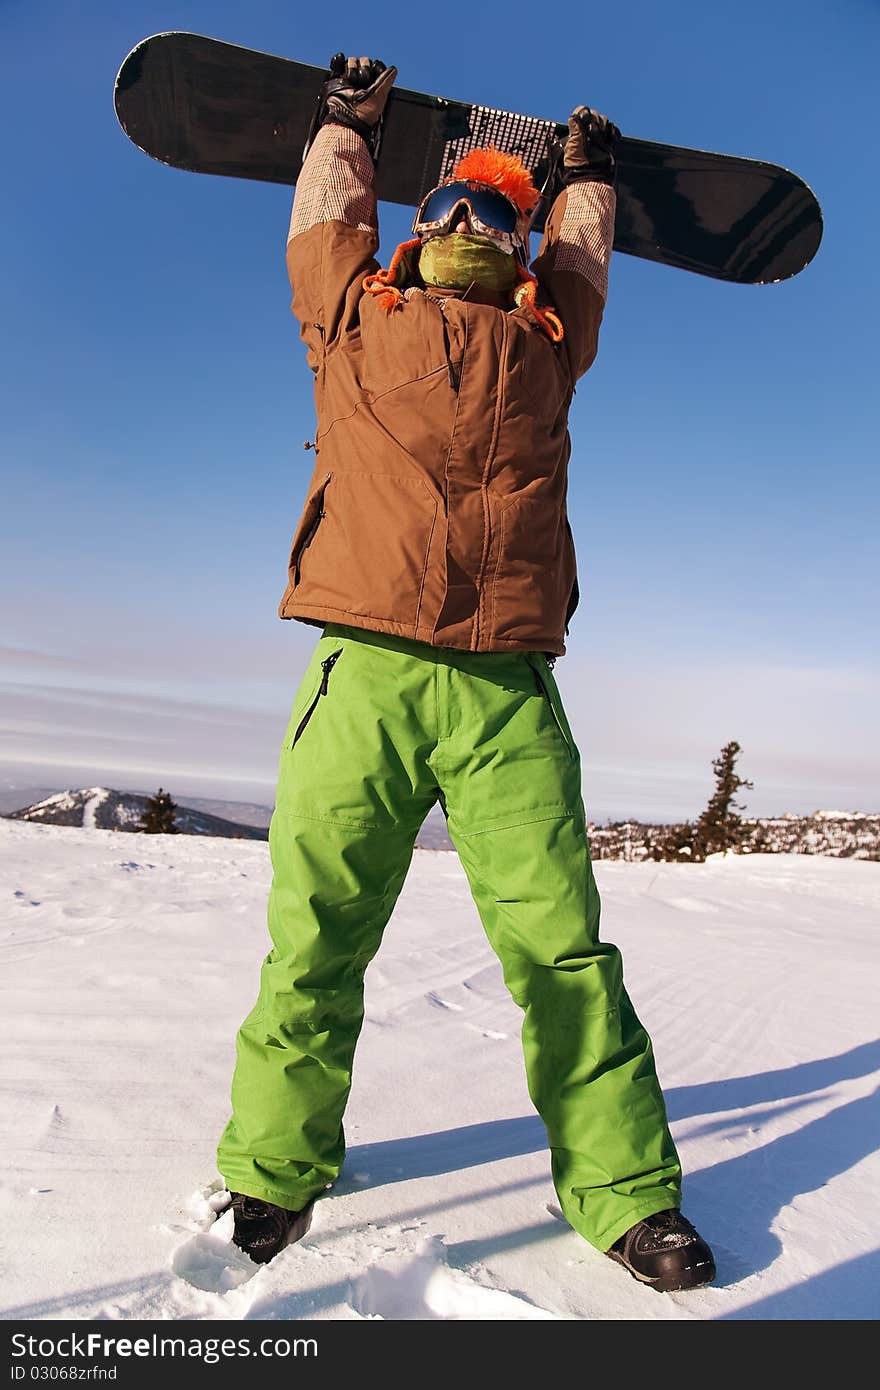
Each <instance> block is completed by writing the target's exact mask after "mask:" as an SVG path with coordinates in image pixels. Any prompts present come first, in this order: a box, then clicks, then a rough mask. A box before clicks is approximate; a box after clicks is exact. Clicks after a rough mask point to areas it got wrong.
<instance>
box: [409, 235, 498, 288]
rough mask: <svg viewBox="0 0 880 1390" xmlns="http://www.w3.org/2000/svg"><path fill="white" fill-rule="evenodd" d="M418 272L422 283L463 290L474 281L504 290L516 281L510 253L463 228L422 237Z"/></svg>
mask: <svg viewBox="0 0 880 1390" xmlns="http://www.w3.org/2000/svg"><path fill="white" fill-rule="evenodd" d="M419 274H420V275H421V277H422V279H423V280H424V282H425V284H426V285H439V286H442V287H443V288H444V289H449V290H466V289H467V288H468V286H469V285H473V284H475V283H476V284H478V285H481V286H483V288H484V289H487V290H501V291H502V292H504V291H506V290H512V289H513V287H514V285H516V284H517V283H518V281H519V275H518V274H517V269H516V261H515V259H514V257H513V256H509V255H508V254H507V253H506V252H505V251H502V250H500V249H499V247H497V246H493V245H492V244H491V243H490V242H488V241H484V240H483V238H482V237H478V236H468V235H467V234H466V233H465V232H449V233H448V234H447V235H446V236H435V237H431V239H430V241H426V242H425V244H424V246H423V247H422V249H421V251H420V253H419Z"/></svg>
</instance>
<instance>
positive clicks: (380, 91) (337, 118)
mask: <svg viewBox="0 0 880 1390" xmlns="http://www.w3.org/2000/svg"><path fill="white" fill-rule="evenodd" d="M396 76H397V68H387V67H386V66H385V64H384V63H383V62H382V60H381V59H380V58H346V56H345V54H344V53H337V54H335V55H334V56H333V57H332V58H331V59H330V77H329V78H328V80H327V81H326V82H325V83H324V85H323V87H322V88H321V114H320V118H319V124H320V125H344V126H348V127H349V128H350V129H352V130H356V131H357V132H358V134H359V135H362V136H363V138H364V139H365V140H366V142H367V144H368V145H369V147H370V150H371V152H372V154H373V157H374V158H375V156H376V153H377V148H378V137H379V129H380V122H381V120H382V114H383V112H384V110H385V103H386V102H387V100H388V93H389V92H390V91H391V88H392V87H393V86H394V79H395V78H396Z"/></svg>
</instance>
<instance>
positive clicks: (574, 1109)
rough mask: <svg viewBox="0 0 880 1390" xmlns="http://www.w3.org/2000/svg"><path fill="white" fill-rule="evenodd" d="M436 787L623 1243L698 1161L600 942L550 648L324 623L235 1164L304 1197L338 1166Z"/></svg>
mask: <svg viewBox="0 0 880 1390" xmlns="http://www.w3.org/2000/svg"><path fill="white" fill-rule="evenodd" d="M438 800H439V801H440V803H441V805H442V807H443V809H444V811H445V813H446V816H447V824H448V829H449V835H450V838H451V839H452V842H453V844H454V845H455V848H456V850H457V851H458V854H459V857H460V860H461V863H462V865H463V867H464V871H465V873H466V875H467V878H468V882H469V885H470V889H471V893H472V895H473V898H474V901H475V904H476V907H477V910H478V912H479V915H480V918H481V920H482V923H483V926H484V928H485V931H486V933H487V936H488V938H489V941H490V943H491V945H492V947H493V949H494V950H495V952H496V954H497V955H498V957H499V958H500V961H501V966H502V970H503V973H504V979H505V982H506V984H507V987H508V988H509V990H510V993H511V995H512V996H513V998H514V1000H515V1001H516V1003H517V1004H518V1005H519V1006H520V1008H521V1009H522V1010H523V1011H524V1019H523V1029H522V1042H523V1050H524V1053H525V1065H526V1074H527V1079H528V1085H529V1094H530V1095H531V1098H532V1101H533V1102H534V1105H535V1108H536V1109H537V1111H538V1113H539V1115H540V1116H541V1118H542V1120H543V1122H544V1125H545V1127H546V1130H547V1135H548V1140H549V1147H550V1155H551V1165H552V1175H553V1181H554V1184H555V1187H556V1191H557V1193H558V1196H559V1201H560V1204H561V1207H562V1210H563V1212H564V1214H565V1217H566V1219H567V1220H568V1221H569V1223H570V1224H571V1225H572V1226H573V1227H574V1229H575V1230H576V1231H578V1232H579V1233H580V1234H581V1235H582V1236H584V1237H585V1238H586V1240H588V1241H589V1242H590V1243H591V1244H592V1245H594V1246H596V1247H597V1248H598V1249H600V1250H606V1249H608V1247H609V1246H610V1245H612V1244H613V1243H614V1241H615V1240H617V1238H618V1237H619V1236H621V1235H622V1234H623V1233H624V1231H627V1230H628V1229H629V1228H630V1226H632V1225H634V1224H635V1222H636V1221H639V1220H641V1218H642V1217H644V1216H648V1215H650V1214H651V1213H652V1212H657V1211H662V1210H665V1209H666V1208H668V1207H677V1206H678V1205H679V1202H680V1183H681V1169H680V1166H679V1162H678V1156H677V1154H676V1150H675V1146H674V1144H673V1141H672V1137H671V1135H670V1133H669V1128H668V1125H667V1119H666V1109H665V1105H664V1102H663V1095H662V1092H661V1090H660V1086H659V1083H658V1081H657V1076H656V1072H655V1070H654V1059H653V1053H652V1048H651V1042H650V1039H649V1037H648V1035H647V1033H646V1032H645V1030H644V1028H643V1027H642V1025H641V1024H640V1022H639V1020H638V1018H637V1017H636V1015H635V1012H634V1010H633V1007H632V1004H631V1003H630V1001H629V998H628V996H627V994H626V991H625V989H624V984H623V971H622V963H621V957H620V953H619V951H618V950H617V948H616V947H615V946H612V945H610V944H609V943H607V942H602V941H600V940H599V896H598V893H597V890H596V884H595V881H594V878H593V872H592V868H591V864H590V854H589V846H588V842H587V833H586V824H585V814H584V805H583V800H582V797H581V773H580V759H579V756H578V751H577V748H576V746H575V743H574V739H573V738H572V734H571V730H570V728H569V725H568V720H567V719H566V716H565V712H564V709H563V706H562V702H561V699H560V695H559V690H558V688H557V685H556V682H555V680H554V677H553V673H552V671H551V668H550V665H549V663H548V662H547V660H546V658H545V657H544V656H543V654H541V653H538V652H522V651H517V652H511V653H507V652H465V651H459V650H456V649H452V648H448V647H440V648H438V647H431V646H430V645H428V644H427V643H423V642H416V641H411V640H409V639H407V638H402V637H396V636H391V635H389V634H385V633H380V632H372V631H368V630H366V629H362V628H356V627H348V626H342V625H340V624H327V625H326V626H325V627H324V631H323V635H322V636H321V637H320V639H319V640H318V643H317V645H316V647H315V650H314V652H313V654H312V658H311V661H310V663H309V666H308V669H307V671H306V673H305V676H304V677H303V680H302V682H301V684H300V687H299V690H298V693H297V696H296V700H295V702H294V707H293V713H292V716H291V720H290V724H289V726H288V730H287V734H286V736H285V739H284V746H283V749H282V753H281V768H280V775H279V782H278V795H277V802H276V808H275V813H274V815H273V818H272V823H271V827H270V832H269V841H270V849H271V855H272V866H273V870H274V877H273V881H272V890H271V893H270V897H269V931H270V935H271V937H272V941H273V943H274V945H273V949H272V950H271V951H270V953H269V955H268V956H267V957H266V959H265V961H264V962H263V966H262V971H261V976H260V993H259V998H258V1000H257V1003H256V1005H255V1006H254V1008H253V1010H252V1011H251V1013H250V1014H249V1015H248V1017H247V1018H246V1019H245V1021H244V1023H243V1024H242V1026H241V1029H240V1030H239V1034H238V1039H237V1063H236V1068H235V1075H234V1078H233V1083H232V1109H233V1114H232V1118H231V1119H230V1121H229V1124H228V1125H227V1127H226V1130H225V1132H224V1134H223V1136H222V1139H221V1141H220V1146H219V1151H218V1165H219V1169H220V1172H221V1174H222V1175H223V1177H224V1178H225V1180H226V1183H227V1185H228V1186H229V1188H230V1189H231V1190H233V1191H237V1192H244V1193H247V1194H248V1195H250V1196H252V1197H261V1198H263V1199H264V1200H266V1201H270V1202H275V1203H277V1204H278V1205H279V1206H283V1207H287V1208H289V1209H291V1210H297V1209H299V1208H301V1207H302V1206H304V1205H305V1204H306V1202H308V1201H309V1200H310V1199H311V1198H312V1197H315V1196H316V1195H317V1194H319V1193H320V1192H322V1191H323V1190H324V1188H325V1187H326V1186H327V1185H328V1184H329V1183H332V1182H333V1181H334V1179H335V1178H336V1177H337V1176H338V1174H339V1171H340V1169H341V1166H342V1160H343V1156H344V1153H345V1138H344V1132H343V1124H342V1118H343V1112H344V1110H345V1105H346V1101H347V1099H348V1095H349V1090H350V1087H351V1072H352V1062H353V1058H354V1051H355V1046H356V1043H357V1039H358V1035H359V1033H360V1029H361V1025H362V1023H363V979H364V972H365V970H366V967H367V965H368V964H369V962H370V960H371V959H372V958H373V956H374V955H375V953H376V951H377V950H378V947H379V944H380V941H381V938H382V932H383V929H384V927H385V925H386V923H387V922H388V919H389V918H390V916H391V913H392V910H393V908H394V904H395V902H396V900H397V897H398V895H399V893H400V891H401V888H402V887H403V883H404V880H405V878H406V874H407V870H408V868H409V865H410V861H411V859H412V853H413V846H414V842H415V838H416V835H417V833H418V830H419V827H420V826H421V824H422V821H423V820H424V818H425V816H426V815H427V813H428V811H429V810H430V808H431V806H432V805H433V804H434V802H436V801H438ZM488 1103H489V1098H488V1097H487V1104H488Z"/></svg>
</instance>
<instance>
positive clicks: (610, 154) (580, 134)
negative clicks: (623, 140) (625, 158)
mask: <svg viewBox="0 0 880 1390" xmlns="http://www.w3.org/2000/svg"><path fill="white" fill-rule="evenodd" d="M619 139H620V131H619V130H618V129H617V126H616V125H614V123H613V122H612V121H609V119H608V117H607V116H602V115H600V113H599V112H598V111H594V110H593V109H592V108H591V107H589V106H578V107H576V108H575V110H574V111H572V113H571V115H570V116H569V118H568V139H567V140H566V142H565V148H564V152H563V157H562V181H563V183H565V184H569V183H574V182H575V181H576V180H577V179H589V180H591V181H592V182H593V183H610V184H613V183H614V177H615V160H614V147H615V145H616V144H617V141H618V140H619Z"/></svg>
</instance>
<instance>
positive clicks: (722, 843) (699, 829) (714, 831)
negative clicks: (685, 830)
mask: <svg viewBox="0 0 880 1390" xmlns="http://www.w3.org/2000/svg"><path fill="white" fill-rule="evenodd" d="M741 752H742V749H741V748H740V746H739V744H738V743H737V742H736V741H733V742H731V743H727V744H725V745H724V747H723V748H722V750H721V752H720V754H719V755H718V757H717V758H715V759H714V761H713V763H712V770H713V771H714V773H715V791H714V792H713V794H712V796H711V797H710V798H709V803H708V805H707V807H706V809H705V811H704V812H703V814H702V815H701V816H700V818H699V820H698V821H697V824H696V826H695V827H694V840H693V858H694V860H695V861H702V860H703V859H705V858H706V856H707V855H709V854H718V853H719V852H720V851H722V850H726V849H738V848H739V847H740V846H741V845H742V843H743V840H744V839H745V836H746V833H747V832H746V829H745V827H744V826H743V823H742V821H741V820H740V818H739V816H738V815H737V812H738V811H741V810H742V809H743V808H742V806H741V805H740V803H739V802H738V801H735V800H734V797H735V796H736V794H737V792H738V791H739V790H740V788H742V787H746V788H751V787H753V786H754V783H753V782H747V781H746V780H745V778H744V777H740V776H739V775H738V774H737V771H736V760H737V758H738V757H739V754H740V753H741Z"/></svg>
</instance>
